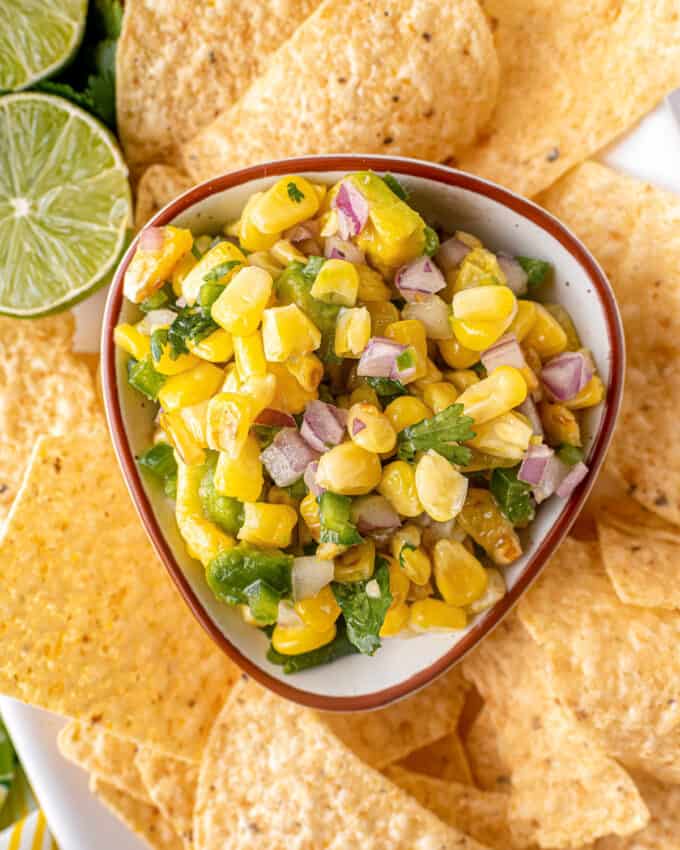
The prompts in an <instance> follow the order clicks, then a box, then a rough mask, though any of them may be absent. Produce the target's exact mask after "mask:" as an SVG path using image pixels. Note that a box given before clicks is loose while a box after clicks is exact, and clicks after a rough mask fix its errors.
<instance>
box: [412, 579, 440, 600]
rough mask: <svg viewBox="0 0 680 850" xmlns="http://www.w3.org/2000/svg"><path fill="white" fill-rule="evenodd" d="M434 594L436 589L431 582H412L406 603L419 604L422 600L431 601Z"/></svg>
mask: <svg viewBox="0 0 680 850" xmlns="http://www.w3.org/2000/svg"><path fill="white" fill-rule="evenodd" d="M433 593H434V587H433V586H432V582H431V581H428V582H427V583H426V584H413V582H411V587H410V588H409V591H408V596H407V597H406V601H407V602H418V601H419V600H420V599H429V597H430V596H432V595H433Z"/></svg>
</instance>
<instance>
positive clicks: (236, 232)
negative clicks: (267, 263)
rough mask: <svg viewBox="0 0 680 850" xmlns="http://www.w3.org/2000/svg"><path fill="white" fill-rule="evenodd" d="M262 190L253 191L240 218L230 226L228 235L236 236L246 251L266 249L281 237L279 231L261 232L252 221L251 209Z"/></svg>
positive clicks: (260, 196) (262, 193)
mask: <svg viewBox="0 0 680 850" xmlns="http://www.w3.org/2000/svg"><path fill="white" fill-rule="evenodd" d="M263 195H264V192H254V193H253V194H252V195H251V196H250V197H249V198H248V200H247V202H246V205H245V207H244V208H243V212H242V213H241V218H240V219H239V220H238V222H237V223H236V224H235V225H234V227H232V228H230V232H229V235H231V236H238V239H239V242H240V243H241V246H242V247H243V248H245V249H246V251H268V250H269V249H270V248H271V247H272V245H274V243H275V242H278V240H279V239H280V238H281V233H263V232H262V231H261V230H259V229H258V228H257V226H256V225H255V223H254V221H253V211H254V209H255V207H256V206H257V203H258V201H260V199H261V198H262V196H263Z"/></svg>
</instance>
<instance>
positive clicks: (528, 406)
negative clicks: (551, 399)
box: [517, 396, 544, 437]
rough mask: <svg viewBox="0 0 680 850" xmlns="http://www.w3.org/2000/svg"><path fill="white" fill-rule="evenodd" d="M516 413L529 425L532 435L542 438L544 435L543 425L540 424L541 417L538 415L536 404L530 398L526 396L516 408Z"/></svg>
mask: <svg viewBox="0 0 680 850" xmlns="http://www.w3.org/2000/svg"><path fill="white" fill-rule="evenodd" d="M517 411H518V412H519V413H521V414H522V415H523V416H526V418H527V419H528V420H529V422H530V423H531V427H532V428H533V431H534V434H538V436H539V437H542V436H543V434H544V431H543V423H542V422H541V417H540V415H539V413H538V408H537V407H536V403H535V402H534V400H533V399H532V398H531V396H527V397H526V399H525V400H524V401H523V402H522V404H520V406H519V407H518V408H517Z"/></svg>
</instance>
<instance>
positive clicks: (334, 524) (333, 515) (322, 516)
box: [319, 490, 363, 546]
mask: <svg viewBox="0 0 680 850" xmlns="http://www.w3.org/2000/svg"><path fill="white" fill-rule="evenodd" d="M351 509H352V500H351V499H350V497H349V496H339V495H338V494H337V493H331V492H330V491H328V490H327V491H326V492H325V493H323V494H322V495H321V496H319V520H320V523H321V533H320V538H319V539H320V540H321V542H322V543H336V544H338V545H340V546H355V545H356V544H357V543H361V542H362V541H363V537H362V536H361V535H360V534H359V532H358V531H357V529H356V526H355V525H354V523H353V522H352V520H351V519H350V513H351Z"/></svg>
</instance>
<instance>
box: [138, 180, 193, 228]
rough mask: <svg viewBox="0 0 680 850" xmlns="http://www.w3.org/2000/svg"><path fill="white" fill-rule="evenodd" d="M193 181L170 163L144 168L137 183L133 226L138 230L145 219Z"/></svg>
mask: <svg viewBox="0 0 680 850" xmlns="http://www.w3.org/2000/svg"><path fill="white" fill-rule="evenodd" d="M192 185H193V181H192V180H191V178H190V177H187V175H186V174H182V172H181V171H178V170H177V169H176V168H173V167H172V166H171V165H151V166H150V167H149V168H147V169H146V171H145V172H144V174H142V177H141V179H140V181H139V183H138V184H137V201H136V205H135V227H136V228H137V230H140V229H141V228H142V227H144V225H145V224H146V223H147V221H148V220H149V219H150V218H151V217H152V216H154V215H156V213H157V212H158V211H159V210H161V209H163V207H164V206H165V205H166V204H169V203H170V201H172V200H174V199H175V198H176V197H177V196H178V195H181V194H182V192H186V190H187V189H190V188H191V186H192Z"/></svg>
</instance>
